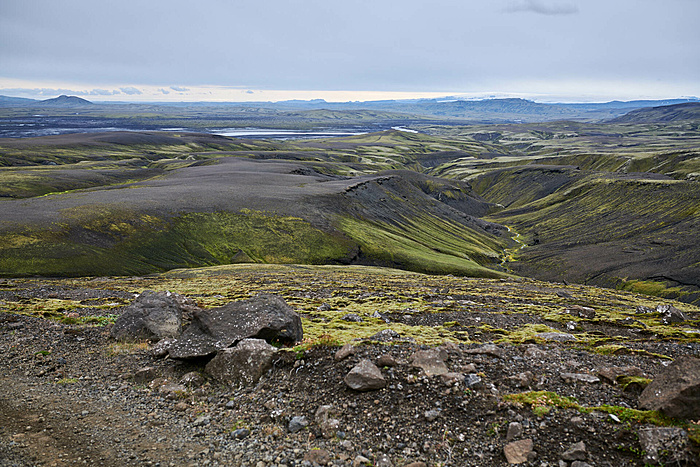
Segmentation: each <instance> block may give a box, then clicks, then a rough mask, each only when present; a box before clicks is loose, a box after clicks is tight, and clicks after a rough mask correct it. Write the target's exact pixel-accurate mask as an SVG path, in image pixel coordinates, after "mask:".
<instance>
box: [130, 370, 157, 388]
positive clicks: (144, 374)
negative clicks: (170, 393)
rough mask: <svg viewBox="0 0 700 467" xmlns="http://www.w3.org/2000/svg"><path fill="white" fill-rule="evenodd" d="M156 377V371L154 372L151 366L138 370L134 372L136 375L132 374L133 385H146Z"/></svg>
mask: <svg viewBox="0 0 700 467" xmlns="http://www.w3.org/2000/svg"><path fill="white" fill-rule="evenodd" d="M157 377H158V371H157V370H156V368H155V367H152V366H147V367H144V368H141V369H140V370H136V373H134V383H136V384H146V383H150V382H151V381H153V380H154V379H156V378H157Z"/></svg>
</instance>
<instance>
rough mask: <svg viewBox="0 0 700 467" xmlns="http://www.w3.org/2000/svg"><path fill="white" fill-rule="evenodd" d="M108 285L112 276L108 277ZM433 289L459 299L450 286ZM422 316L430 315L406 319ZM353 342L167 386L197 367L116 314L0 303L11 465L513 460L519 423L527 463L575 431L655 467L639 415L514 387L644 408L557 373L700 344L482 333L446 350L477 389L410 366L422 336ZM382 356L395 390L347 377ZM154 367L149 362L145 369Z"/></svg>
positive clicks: (543, 460) (614, 388)
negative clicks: (622, 347) (224, 380)
mask: <svg viewBox="0 0 700 467" xmlns="http://www.w3.org/2000/svg"><path fill="white" fill-rule="evenodd" d="M417 277H418V276H417ZM426 280H428V279H426ZM109 283H110V282H108V281H105V282H103V284H105V287H108V284H109ZM542 292H543V293H544V291H542ZM132 296H133V295H132V294H130V293H127V292H118V291H115V290H112V289H109V288H104V289H101V288H100V287H99V286H98V285H96V286H95V287H94V288H89V289H88V288H83V287H76V286H71V285H70V283H66V284H65V285H64V286H62V287H60V288H56V287H37V286H36V284H35V283H33V282H31V281H27V282H26V283H24V282H19V281H18V282H16V283H14V284H13V287H12V288H11V289H9V290H5V291H3V293H2V294H1V295H0V307H2V305H3V304H7V303H11V302H13V303H14V302H21V301H22V300H25V301H29V300H32V299H37V298H40V299H47V300H48V299H52V298H54V299H55V298H57V297H61V298H67V297H72V298H74V299H77V298H81V297H82V298H84V299H87V300H91V301H92V302H91V303H101V302H100V299H101V298H103V299H104V300H108V299H109V300H114V298H115V297H116V298H117V299H123V300H125V301H126V300H128V299H130V297H132ZM432 298H434V299H441V300H452V298H453V297H451V296H448V295H447V289H445V290H444V292H443V293H442V294H440V293H438V294H437V295H434V296H433V297H432ZM116 312H117V313H119V309H116ZM82 313H83V314H85V313H90V312H89V311H87V312H86V311H85V309H83V311H82ZM94 313H95V315H100V313H101V312H100V311H99V310H97V309H95V312H94ZM422 317H423V318H424V319H423V322H422V323H421V325H424V326H425V325H439V324H442V323H444V321H445V320H446V319H454V318H459V319H460V320H462V321H464V322H463V323H462V325H464V326H469V323H467V319H468V318H469V317H468V316H443V315H442V314H425V315H422ZM489 317H490V318H489ZM395 318H398V316H396V317H395ZM472 318H473V319H476V320H477V321H479V320H480V319H482V318H483V319H487V318H488V319H489V321H490V322H491V323H492V325H493V326H496V325H498V324H499V323H498V322H499V321H500V322H501V325H504V324H505V323H510V325H513V323H517V321H518V317H517V316H512V315H507V314H500V313H483V314H482V315H479V314H476V313H475V314H474V316H472ZM392 319H393V318H392ZM411 319H413V320H416V319H419V317H417V316H412V317H410V318H409V317H406V318H404V320H405V321H410V320H411ZM550 324H551V323H550ZM387 327H390V326H389V325H387ZM504 327H505V326H504ZM598 332H599V334H604V332H609V333H614V332H616V330H614V329H612V328H609V329H607V331H606V330H605V329H603V328H600V329H598ZM356 345H357V351H356V353H355V355H352V356H350V357H348V358H347V359H344V360H341V361H337V360H336V359H335V358H334V354H335V353H336V351H337V350H338V348H339V347H337V346H327V345H315V346H309V348H308V349H307V350H306V351H300V350H299V349H296V351H294V350H289V351H283V352H280V353H279V354H278V355H279V356H278V357H277V359H276V361H275V365H274V367H273V368H272V370H270V371H269V372H268V373H267V374H266V375H265V376H264V377H263V379H262V380H261V381H260V382H259V383H258V385H257V386H255V387H251V388H243V389H231V388H226V387H222V386H220V385H218V384H216V383H214V382H212V381H209V380H207V379H206V378H201V376H200V377H196V378H193V377H192V376H190V377H189V378H188V379H189V381H190V382H189V383H186V386H187V390H186V391H169V390H168V386H167V382H178V381H181V380H182V378H183V376H184V375H186V374H188V373H190V372H192V371H201V369H202V367H201V366H199V365H197V364H195V363H184V362H180V361H176V360H172V359H165V360H162V359H156V358H154V357H152V356H150V355H149V353H148V348H149V345H148V344H147V343H143V344H135V345H125V344H116V343H115V342H114V341H112V340H111V339H110V338H109V332H108V327H89V326H80V325H75V324H64V323H61V322H56V321H53V320H49V319H45V318H41V317H36V316H26V315H21V314H17V313H10V312H3V313H0V349H2V358H0V387H1V388H2V391H1V392H0V465H3V466H5V465H7V466H10V465H12V466H15V465H16V466H30V465H56V466H67V465H77V464H86V465H96V464H99V465H103V466H121V465H163V466H165V465H176V466H179V465H221V466H224V465H234V466H238V465H241V466H242V465H250V466H296V465H314V464H313V462H314V460H315V461H317V464H323V465H337V466H350V465H364V464H362V463H361V461H362V459H361V457H364V458H366V459H369V460H371V461H373V462H374V464H372V465H385V466H386V465H395V466H403V465H408V464H409V463H411V462H415V461H422V462H425V463H426V464H427V465H430V466H466V465H473V466H482V465H489V466H490V465H505V464H506V459H505V457H504V454H503V447H504V445H506V444H507V440H506V431H507V428H508V425H509V423H511V422H518V423H520V424H521V426H522V427H523V433H522V434H521V435H520V436H519V437H517V438H516V439H525V438H528V439H532V440H533V442H534V451H535V452H536V456H535V458H534V460H533V461H532V462H530V463H528V465H533V466H535V465H536V466H558V465H569V464H560V460H561V458H562V453H563V452H564V451H566V450H567V449H568V448H569V447H570V446H571V445H572V444H573V443H576V442H579V441H583V442H584V443H585V446H586V451H587V454H586V460H587V462H588V463H589V464H590V465H594V466H619V465H644V462H643V460H642V458H641V457H640V455H639V453H640V452H641V451H640V447H639V442H638V441H637V435H636V432H637V431H638V429H639V428H641V427H643V426H644V425H640V424H638V423H636V422H634V421H624V420H623V421H619V420H615V419H613V418H612V417H611V416H610V415H609V414H607V413H603V412H598V411H593V412H591V413H580V412H579V411H577V410H573V409H561V408H553V409H552V411H551V412H549V414H546V415H544V416H537V415H535V414H534V413H533V411H532V410H531V407H530V406H529V405H522V404H518V403H514V402H510V401H508V400H506V399H505V398H504V397H503V396H504V395H506V394H512V393H521V392H524V391H528V390H546V391H553V392H556V393H558V394H560V395H566V396H570V397H575V398H576V399H577V400H578V402H579V403H580V404H581V405H583V406H587V407H594V406H601V405H605V404H607V405H615V406H619V407H627V408H636V404H637V402H636V400H637V393H636V392H634V391H631V392H625V391H623V390H622V389H621V388H620V386H618V385H614V384H605V383H603V382H598V383H583V382H567V381H566V380H564V379H563V378H562V376H561V374H562V373H577V374H588V375H595V374H597V373H598V372H599V371H600V370H601V369H603V368H605V367H610V366H623V365H632V366H636V367H638V368H639V369H641V370H642V371H643V372H645V373H646V374H648V375H649V376H650V377H653V376H654V375H656V374H658V372H659V371H661V370H662V369H663V368H664V366H665V365H666V364H668V360H666V359H661V358H658V357H656V356H654V355H651V354H650V353H648V352H661V351H662V350H663V353H665V354H666V355H673V356H674V357H678V356H680V355H696V356H698V355H699V354H700V345H699V344H698V343H697V342H694V343H693V342H684V343H679V342H672V341H665V342H662V343H660V342H652V341H651V340H650V342H649V345H648V346H645V345H644V344H637V345H638V346H639V347H640V348H641V350H646V351H647V353H633V354H630V355H603V354H599V353H592V352H588V351H584V350H582V349H581V348H577V347H576V346H573V345H571V343H570V342H559V341H549V342H546V343H543V342H542V341H537V342H534V341H530V343H525V344H522V345H508V344H500V345H497V346H496V347H495V349H494V348H491V349H490V350H484V349H486V348H482V347H481V346H480V345H479V344H476V343H469V342H466V343H464V344H459V345H457V344H448V345H446V346H445V347H444V348H445V349H446V351H447V353H448V355H449V358H448V360H447V365H448V367H449V368H450V370H451V371H453V372H460V373H464V374H468V373H472V374H477V375H478V376H479V378H481V380H482V381H481V383H480V384H477V385H476V386H474V387H472V388H466V387H465V386H464V385H459V384H458V385H454V384H446V383H445V382H443V380H442V379H441V378H440V377H426V376H422V375H421V374H420V373H419V371H418V369H417V368H414V367H412V366H411V365H410V364H409V363H408V361H409V359H410V356H411V355H412V354H413V353H414V352H415V351H417V350H420V349H421V348H426V347H425V346H420V345H417V344H415V343H411V342H407V341H405V340H403V341H397V342H395V343H393V345H387V344H386V343H379V342H369V341H368V340H365V341H359V342H356ZM474 352H475V353H474ZM385 354H389V355H391V356H392V357H394V359H395V360H396V361H397V365H396V366H394V367H384V368H383V369H382V373H383V375H384V377H385V378H386V380H387V387H386V388H384V389H381V390H379V391H370V392H366V393H359V392H355V391H352V390H350V389H349V388H348V387H347V386H346V385H345V384H344V382H343V378H344V377H345V375H346V374H347V373H348V371H349V370H350V369H351V368H352V367H353V366H354V365H355V364H356V363H357V362H358V361H359V360H361V359H363V358H369V359H370V360H372V361H376V360H377V358H378V357H380V356H382V355H385ZM472 365H473V366H472ZM144 367H153V368H154V369H153V370H150V371H149V372H148V373H149V374H147V375H144V374H142V373H138V372H139V370H140V369H142V368H144ZM527 371H529V372H531V373H532V377H531V378H526V381H525V382H522V381H521V379H522V378H520V376H519V375H521V374H523V373H525V372H527ZM322 405H332V406H333V411H334V413H335V415H334V416H335V417H336V418H337V419H338V420H339V421H340V426H339V432H338V433H337V435H336V436H333V437H331V438H328V439H326V438H324V437H323V434H322V432H321V430H320V428H319V426H318V425H317V424H316V423H315V422H314V414H315V412H316V411H317V409H318V408H319V407H320V406H322ZM295 416H304V417H306V420H307V421H308V422H309V424H308V426H307V427H305V428H303V429H302V430H300V431H298V432H296V433H291V432H290V431H289V430H288V425H289V422H290V419H291V418H292V417H295ZM243 429H245V430H248V431H249V434H247V433H246V432H245V431H240V430H243ZM236 430H239V431H236ZM326 454H327V459H326V458H323V456H324V455H326ZM314 456H315V457H314ZM319 456H321V457H319ZM358 456H360V457H358ZM305 459H306V460H305ZM326 460H327V464H326V463H325V462H326ZM387 460H389V461H390V462H391V464H389V463H387Z"/></svg>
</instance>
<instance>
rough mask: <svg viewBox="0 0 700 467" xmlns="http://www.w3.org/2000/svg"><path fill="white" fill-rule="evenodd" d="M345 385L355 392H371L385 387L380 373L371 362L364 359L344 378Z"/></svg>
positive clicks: (384, 381)
mask: <svg viewBox="0 0 700 467" xmlns="http://www.w3.org/2000/svg"><path fill="white" fill-rule="evenodd" d="M344 381H345V384H347V385H348V387H349V388H350V389H354V390H355V391H372V390H375V389H381V388H383V387H384V386H386V380H385V379H384V377H383V376H382V372H381V371H380V370H379V368H377V367H376V365H374V363H372V362H371V361H369V360H367V359H364V360H362V361H360V363H358V364H357V365H355V366H354V367H353V369H352V370H350V372H349V373H348V374H347V376H345V380H344Z"/></svg>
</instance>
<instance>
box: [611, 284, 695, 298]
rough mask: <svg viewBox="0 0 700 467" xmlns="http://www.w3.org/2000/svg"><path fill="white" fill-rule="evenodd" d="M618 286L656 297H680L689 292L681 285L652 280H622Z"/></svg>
mask: <svg viewBox="0 0 700 467" xmlns="http://www.w3.org/2000/svg"><path fill="white" fill-rule="evenodd" d="M617 288H618V289H619V290H627V291H629V292H634V293H639V294H644V295H651V296H654V297H675V298H678V297H682V296H683V295H686V294H687V292H684V291H683V290H682V289H680V288H679V287H668V286H667V285H666V284H665V283H664V282H659V281H651V280H621V281H620V282H619V284H618V285H617Z"/></svg>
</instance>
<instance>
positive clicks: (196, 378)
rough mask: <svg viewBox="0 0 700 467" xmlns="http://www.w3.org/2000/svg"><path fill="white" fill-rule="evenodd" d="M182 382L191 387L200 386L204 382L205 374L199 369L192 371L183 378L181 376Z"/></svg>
mask: <svg viewBox="0 0 700 467" xmlns="http://www.w3.org/2000/svg"><path fill="white" fill-rule="evenodd" d="M179 382H180V384H184V385H185V386H189V387H198V386H201V385H202V384H204V376H202V374H201V373H199V372H197V371H190V372H189V373H185V374H184V375H183V376H182V378H180V381H179Z"/></svg>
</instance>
